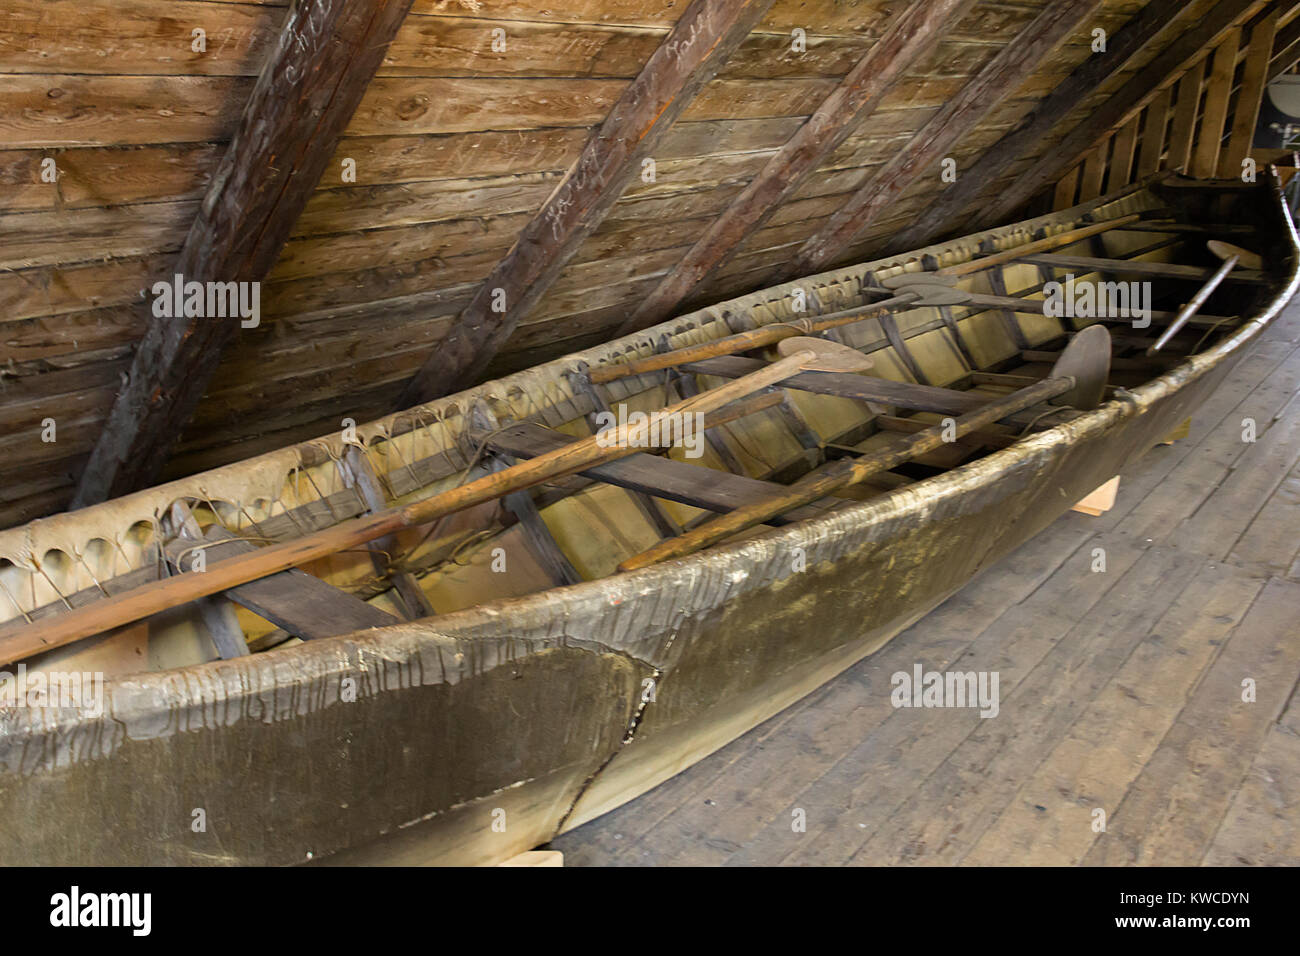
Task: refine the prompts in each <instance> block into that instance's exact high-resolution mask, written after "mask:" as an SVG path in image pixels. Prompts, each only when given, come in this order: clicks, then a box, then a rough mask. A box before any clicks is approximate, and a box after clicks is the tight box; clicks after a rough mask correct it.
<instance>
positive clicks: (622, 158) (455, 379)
mask: <svg viewBox="0 0 1300 956" xmlns="http://www.w3.org/2000/svg"><path fill="white" fill-rule="evenodd" d="M772 3H773V0H692V3H691V5H690V6H689V7H687V8H686V11H685V12H684V13H683V14H682V15H681V17H680V18H679V19H678V20H677V22H676V24H674V26H673V28H672V30H670V31H669V33H668V35H667V36H666V37H665V38H664V40H663V42H662V43H661V44H660V45H659V46H658V47H657V48H656V49H655V52H654V53H653V54H651V56H650V59H649V60H648V61H647V62H646V65H645V66H644V67H643V68H642V70H641V72H640V73H639V74H638V75H637V77H636V79H635V80H633V81H632V82H631V83H630V84H629V85H628V87H627V89H626V90H625V91H624V92H623V94H622V96H620V97H619V99H618V102H616V103H615V104H614V106H613V108H612V109H611V110H610V112H609V116H608V117H607V118H606V120H605V122H604V123H602V124H601V125H600V126H599V127H597V128H596V129H594V130H593V131H592V133H591V135H590V136H589V137H588V138H587V142H586V144H585V145H584V146H583V149H582V153H581V155H579V157H578V159H577V161H576V162H575V163H574V164H573V166H572V167H570V169H569V171H568V172H567V173H566V174H565V177H564V179H563V180H562V181H561V182H560V184H559V186H557V187H556V189H555V191H554V192H553V193H551V196H550V198H549V199H547V201H546V203H545V204H544V205H543V206H542V208H541V209H540V210H539V211H538V213H537V215H536V216H534V217H533V218H532V220H531V221H530V222H529V223H528V224H527V225H526V226H525V227H524V229H523V231H522V232H521V233H520V234H519V237H518V238H517V239H516V240H515V242H514V244H513V245H512V246H511V247H510V251H509V252H507V253H506V255H505V257H504V258H502V259H501V261H500V262H498V263H497V265H496V266H495V267H494V268H493V270H492V272H491V274H490V275H489V276H488V277H487V279H486V280H484V282H483V284H482V285H481V286H480V287H479V289H478V292H477V293H476V294H475V295H474V298H473V299H472V300H471V301H470V303H469V305H467V306H466V307H465V309H464V311H463V312H461V314H460V316H459V317H458V318H457V319H456V322H455V323H454V324H453V326H452V328H451V330H450V331H449V332H448V333H447V336H446V337H445V338H444V339H442V340H441V341H440V342H439V343H438V345H437V348H436V349H435V350H434V351H433V352H431V353H430V355H429V357H428V358H427V359H426V360H425V362H424V364H423V365H422V366H421V367H420V369H419V371H418V372H416V374H415V376H414V377H413V378H412V379H411V381H410V383H409V384H408V385H407V387H406V390H405V392H404V393H403V396H402V399H401V402H400V406H401V407H403V408H405V407H409V406H411V405H416V404H419V403H420V402H424V401H428V400H429V399H431V398H436V397H438V396H440V395H446V394H449V393H451V392H454V391H457V390H459V389H461V388H466V387H468V386H469V385H472V384H473V383H474V380H475V379H476V377H477V376H479V375H480V374H482V372H483V371H484V369H486V368H487V366H488V364H489V363H490V362H491V360H492V358H493V356H495V355H496V353H497V350H498V349H499V348H500V347H501V345H502V344H503V343H504V342H505V341H506V340H507V339H508V338H509V337H510V334H511V333H512V332H513V331H514V330H515V328H516V327H517V326H518V325H519V322H520V321H521V320H522V319H523V317H524V316H525V315H527V314H528V312H529V311H530V310H531V309H532V308H533V306H535V305H536V304H537V302H538V300H540V299H541V297H542V296H543V295H544V294H545V292H546V290H547V289H548V288H550V286H551V283H552V282H554V281H555V279H556V277H557V276H558V275H559V274H560V271H561V270H562V269H563V268H564V266H565V264H566V263H567V262H568V261H569V259H570V258H571V257H572V256H573V254H574V253H575V252H576V251H577V250H578V247H579V246H580V245H581V244H582V241H583V240H584V239H586V238H587V236H589V235H590V234H591V233H592V231H594V230H595V228H596V227H597V226H598V225H600V223H601V222H602V221H603V220H604V218H605V215H606V214H607V213H608V212H609V210H610V208H611V207H612V206H613V205H614V203H615V202H617V201H618V198H619V196H621V195H622V193H623V190H624V188H625V187H626V186H627V184H628V183H629V182H630V181H631V179H632V177H633V176H635V175H636V174H637V173H638V172H639V171H640V168H641V161H642V160H643V159H645V158H648V157H650V156H651V154H652V153H653V152H654V150H655V148H656V147H657V146H658V145H659V143H660V142H661V141H662V139H663V137H664V135H665V134H666V133H667V132H668V130H669V129H670V128H671V127H672V125H673V123H674V122H675V121H676V119H677V117H678V116H680V115H681V113H682V111H683V110H685V109H686V107H687V106H688V105H689V104H690V102H691V101H692V100H693V99H694V98H695V95H696V94H697V93H698V92H699V91H700V90H701V89H702V88H703V87H704V85H705V84H706V83H708V82H709V81H710V80H711V79H712V78H713V76H714V74H715V73H716V72H717V71H718V69H720V68H721V67H722V65H723V64H724V63H725V62H726V61H727V58H728V57H729V56H730V55H731V53H732V51H734V50H735V48H736V47H737V46H739V45H740V44H741V42H742V41H743V40H744V39H745V37H746V36H748V35H749V32H750V31H751V30H752V29H753V28H754V27H755V26H756V25H757V24H758V21H759V20H760V19H762V17H763V15H764V14H765V13H766V12H767V10H768V8H769V7H771V5H772Z"/></svg>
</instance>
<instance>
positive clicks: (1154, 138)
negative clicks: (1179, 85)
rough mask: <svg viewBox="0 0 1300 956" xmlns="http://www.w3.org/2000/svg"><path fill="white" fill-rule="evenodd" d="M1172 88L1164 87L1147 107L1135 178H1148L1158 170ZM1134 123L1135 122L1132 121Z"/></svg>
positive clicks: (1162, 151)
mask: <svg viewBox="0 0 1300 956" xmlns="http://www.w3.org/2000/svg"><path fill="white" fill-rule="evenodd" d="M1172 99H1173V87H1172V86H1166V87H1165V88H1164V89H1162V90H1161V91H1160V92H1159V93H1157V94H1156V98H1155V99H1154V100H1152V101H1151V103H1150V104H1149V105H1148V106H1147V114H1146V121H1145V123H1144V124H1143V126H1142V148H1141V151H1140V152H1139V153H1138V161H1137V177H1138V178H1139V179H1141V178H1143V177H1145V176H1150V175H1151V174H1152V173H1154V172H1156V171H1158V170H1159V169H1160V157H1161V156H1162V155H1163V153H1164V151H1165V128H1166V127H1167V125H1168V123H1169V105H1170V103H1171V101H1172ZM1134 122H1135V123H1136V122H1137V120H1134Z"/></svg>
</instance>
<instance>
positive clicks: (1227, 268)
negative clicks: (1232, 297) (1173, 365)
mask: <svg viewBox="0 0 1300 956" xmlns="http://www.w3.org/2000/svg"><path fill="white" fill-rule="evenodd" d="M1238 258H1239V257H1238V256H1229V257H1228V258H1227V259H1224V260H1223V265H1221V266H1219V268H1218V269H1216V270H1215V272H1214V275H1212V276H1210V278H1209V279H1207V280H1206V282H1205V285H1203V286H1201V288H1200V289H1198V290H1197V292H1196V295H1194V296H1192V301H1191V302H1188V303H1187V304H1186V305H1185V306H1183V307H1182V308H1181V309H1180V310H1179V311H1178V315H1177V317H1176V318H1175V319H1174V321H1173V322H1172V323H1170V325H1169V328H1167V329H1165V331H1164V333H1163V334H1162V335H1161V336H1160V338H1158V339H1156V344H1155V345H1153V346H1151V347H1150V348H1148V349H1147V355H1155V354H1156V353H1157V352H1159V351H1160V350H1161V349H1162V348H1164V347H1165V346H1166V345H1168V344H1169V340H1170V339H1172V338H1173V337H1174V336H1175V335H1177V334H1178V333H1179V332H1180V331H1182V328H1183V326H1184V325H1186V324H1187V322H1188V320H1190V319H1191V317H1192V316H1194V315H1195V314H1196V313H1197V312H1199V311H1201V306H1203V305H1205V300H1206V299H1208V298H1209V297H1210V294H1211V293H1212V292H1214V290H1215V289H1217V288H1218V287H1219V283H1220V282H1222V281H1223V280H1224V279H1226V278H1227V277H1228V273H1229V272H1231V271H1232V270H1233V269H1234V268H1236V265H1237V259H1238Z"/></svg>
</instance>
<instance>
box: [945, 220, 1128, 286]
mask: <svg viewBox="0 0 1300 956" xmlns="http://www.w3.org/2000/svg"><path fill="white" fill-rule="evenodd" d="M1141 218H1142V217H1141V216H1140V215H1138V214H1137V213H1132V214H1130V215H1128V216H1120V217H1119V218H1118V219H1107V220H1106V221H1105V222H1095V223H1093V224H1092V225H1090V226H1081V227H1080V228H1078V229H1071V230H1070V231H1069V232H1061V233H1057V234H1056V235H1054V236H1047V237H1046V238H1044V239H1035V240H1034V241H1033V242H1027V243H1025V244H1024V245H1023V246H1014V247H1013V248H1011V249H1003V250H1002V251H1001V252H995V253H993V254H992V255H988V256H981V257H980V258H978V259H971V260H970V261H969V262H959V263H957V264H956V265H952V266H945V267H944V268H942V269H940V270H939V274H940V275H946V276H964V275H969V274H970V273H972V272H982V271H983V270H985V269H991V268H992V267H993V266H1000V265H1004V264H1006V263H1008V262H1014V261H1015V260H1017V259H1020V258H1022V257H1023V256H1032V255H1034V254H1035V253H1039V252H1047V251H1048V250H1050V249H1059V248H1061V247H1062V246H1068V245H1069V244H1070V243H1072V242H1078V241H1079V240H1080V239H1087V238H1088V237H1089V236H1096V235H1100V234H1101V233H1103V232H1108V231H1110V230H1111V229H1118V228H1119V227H1120V226H1127V225H1128V224H1129V223H1131V222H1137V221H1138V220H1139V219H1141Z"/></svg>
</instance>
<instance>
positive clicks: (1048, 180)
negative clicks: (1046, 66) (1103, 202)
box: [982, 0, 1267, 222]
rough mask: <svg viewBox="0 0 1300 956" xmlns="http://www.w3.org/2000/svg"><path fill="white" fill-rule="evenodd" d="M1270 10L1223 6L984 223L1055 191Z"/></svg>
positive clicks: (1002, 199)
mask: <svg viewBox="0 0 1300 956" xmlns="http://www.w3.org/2000/svg"><path fill="white" fill-rule="evenodd" d="M1266 5H1267V4H1266V3H1265V2H1263V0H1222V2H1220V3H1218V4H1217V5H1215V6H1214V7H1212V8H1211V9H1210V10H1209V11H1208V12H1207V13H1206V14H1205V16H1204V17H1202V18H1201V19H1200V20H1199V21H1197V22H1196V23H1195V24H1193V25H1192V26H1191V27H1189V28H1188V29H1187V30H1186V31H1184V32H1183V34H1182V35H1181V36H1179V37H1178V39H1176V40H1174V41H1173V43H1171V44H1170V45H1169V46H1168V47H1167V48H1166V49H1165V50H1164V51H1162V52H1161V53H1160V54H1159V55H1158V56H1156V58H1155V59H1153V60H1152V61H1151V62H1150V63H1148V64H1147V65H1146V66H1145V67H1143V68H1142V69H1140V70H1138V72H1137V73H1135V74H1134V75H1133V76H1132V77H1131V78H1130V79H1129V81H1128V82H1127V83H1125V84H1124V85H1123V86H1122V87H1120V88H1119V90H1118V91H1116V92H1115V93H1114V94H1113V95H1112V96H1111V97H1110V98H1109V99H1107V100H1106V102H1105V103H1103V104H1102V105H1101V106H1100V107H1098V108H1097V109H1096V110H1095V111H1094V112H1093V114H1092V115H1091V116H1089V117H1088V118H1087V119H1086V120H1084V121H1083V122H1082V123H1080V124H1079V125H1078V126H1076V127H1075V128H1074V129H1073V130H1071V131H1070V133H1069V134H1068V135H1067V136H1066V137H1065V139H1063V140H1062V141H1061V142H1060V143H1059V144H1057V145H1056V146H1054V147H1052V148H1051V149H1049V150H1048V151H1047V152H1046V153H1044V154H1043V155H1042V156H1041V157H1039V158H1038V160H1037V161H1036V162H1035V163H1034V164H1033V165H1032V166H1030V167H1029V169H1027V170H1025V171H1024V172H1023V173H1022V174H1020V175H1019V176H1018V177H1017V178H1016V181H1015V182H1014V183H1012V184H1011V186H1010V187H1008V188H1007V189H1006V190H1005V191H1003V192H1002V193H1001V194H1000V196H999V198H998V200H997V202H996V203H995V204H994V205H993V207H992V208H990V209H989V210H988V211H987V214H986V215H984V216H983V217H982V219H983V220H984V221H988V222H1000V221H1002V220H1004V219H1006V218H1008V217H1009V216H1010V215H1011V214H1012V213H1013V212H1015V211H1016V210H1017V209H1019V208H1020V207H1021V206H1022V205H1024V204H1025V203H1026V202H1028V201H1029V200H1030V199H1032V198H1033V197H1034V196H1035V195H1037V194H1038V193H1039V192H1040V191H1041V190H1043V189H1046V188H1047V187H1049V186H1051V185H1052V184H1053V183H1054V182H1055V181H1056V180H1057V179H1058V178H1059V176H1060V174H1061V173H1062V172H1064V171H1065V170H1067V169H1069V168H1070V167H1071V166H1073V165H1074V164H1075V163H1076V162H1077V161H1078V159H1079V157H1081V156H1082V155H1083V154H1084V153H1086V152H1087V151H1088V150H1089V149H1091V148H1092V147H1093V146H1095V145H1096V143H1097V141H1098V140H1099V139H1101V138H1102V137H1103V136H1105V135H1106V133H1108V132H1110V131H1111V130H1113V129H1115V128H1116V127H1118V126H1120V125H1121V124H1123V123H1124V121H1125V120H1127V119H1128V118H1129V117H1130V116H1131V115H1132V114H1134V113H1136V112H1137V111H1138V110H1140V109H1142V107H1143V106H1145V105H1146V104H1147V102H1149V101H1150V100H1151V99H1153V98H1154V97H1155V95H1156V93H1157V92H1158V91H1159V89H1160V87H1161V86H1163V85H1164V84H1165V83H1166V82H1167V81H1169V80H1170V79H1171V78H1172V77H1176V76H1178V75H1181V74H1182V73H1183V72H1184V71H1185V70H1187V69H1188V67H1190V66H1192V65H1194V64H1195V63H1196V61H1197V60H1199V59H1200V58H1201V57H1202V56H1203V55H1204V52H1205V50H1206V49H1208V48H1210V47H1214V46H1217V45H1218V44H1219V43H1220V42H1221V41H1222V40H1223V39H1224V37H1226V36H1227V35H1228V34H1229V33H1230V32H1231V31H1232V30H1234V29H1236V28H1237V27H1239V26H1240V25H1241V24H1242V23H1243V22H1245V21H1246V20H1248V19H1249V18H1250V17H1252V16H1254V15H1255V14H1256V13H1258V12H1259V11H1260V10H1261V9H1263V8H1264V7H1265V6H1266Z"/></svg>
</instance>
